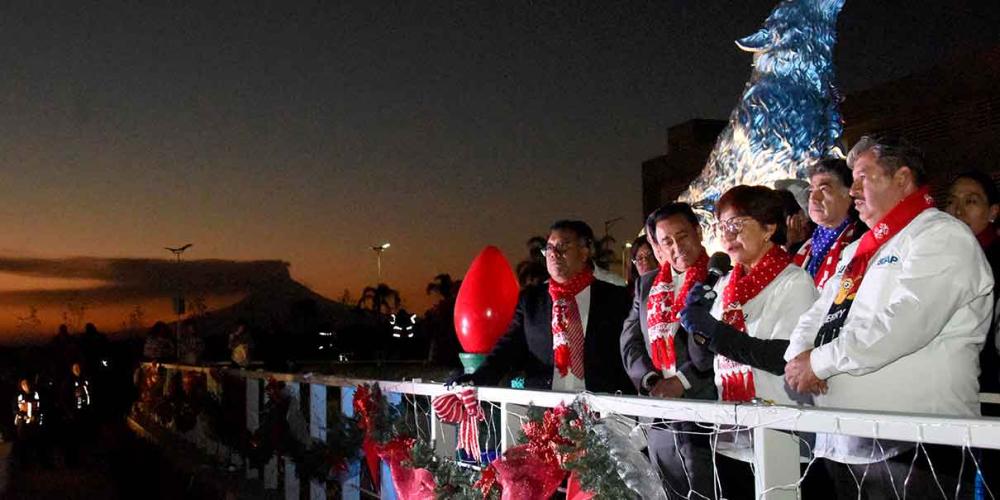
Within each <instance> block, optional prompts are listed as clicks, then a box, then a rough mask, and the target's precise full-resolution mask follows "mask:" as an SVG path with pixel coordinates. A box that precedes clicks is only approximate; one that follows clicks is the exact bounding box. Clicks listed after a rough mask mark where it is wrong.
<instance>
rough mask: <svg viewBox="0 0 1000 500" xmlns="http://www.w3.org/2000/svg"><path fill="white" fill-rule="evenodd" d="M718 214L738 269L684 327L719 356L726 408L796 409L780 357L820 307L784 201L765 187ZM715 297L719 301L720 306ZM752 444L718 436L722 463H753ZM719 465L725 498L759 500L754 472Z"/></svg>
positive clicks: (689, 314)
mask: <svg viewBox="0 0 1000 500" xmlns="http://www.w3.org/2000/svg"><path fill="white" fill-rule="evenodd" d="M716 214H717V218H718V220H719V223H718V224H719V232H718V234H720V236H721V243H722V247H723V249H724V250H725V251H726V253H727V254H729V257H730V259H731V260H732V263H733V268H732V271H730V272H729V273H728V274H727V275H726V276H724V277H722V279H720V280H719V282H718V283H717V284H716V286H715V291H713V292H712V295H711V299H709V298H708V297H709V296H708V295H707V294H708V293H709V292H708V291H707V290H705V287H703V286H701V285H698V286H696V287H695V288H693V289H692V292H691V293H690V295H689V297H688V298H687V300H688V305H687V307H686V308H685V309H684V311H682V313H681V317H682V322H683V326H684V328H685V329H686V330H688V331H690V332H693V333H694V334H695V335H696V336H702V337H704V338H706V339H708V342H706V344H707V346H708V348H709V349H711V350H713V351H714V352H715V353H716V354H715V357H714V371H715V384H716V389H717V390H718V394H719V399H720V400H721V401H730V402H749V401H751V400H753V399H754V398H761V399H765V400H770V401H774V402H776V403H778V404H785V405H795V404H796V402H795V400H793V399H792V397H791V395H789V394H788V392H787V391H786V390H785V381H784V379H783V377H782V376H783V375H784V360H783V359H782V355H783V354H784V349H785V348H786V347H787V346H788V342H787V340H788V338H789V337H790V336H791V334H792V330H793V329H794V328H795V325H796V322H797V320H798V317H799V315H801V314H802V313H804V312H805V311H807V310H808V309H809V307H810V306H811V305H812V303H813V300H815V298H816V287H815V285H814V284H813V281H812V278H811V277H810V276H809V275H808V274H807V273H806V272H805V271H804V270H803V269H802V268H800V267H798V266H796V265H794V264H793V263H792V257H791V255H789V254H788V252H786V251H785V249H784V248H783V247H782V246H781V245H782V244H783V243H784V242H785V223H786V220H787V219H786V214H785V207H784V202H783V200H782V197H781V195H779V194H778V192H776V191H774V190H772V189H770V188H767V187H764V186H736V187H734V188H732V189H730V190H729V191H727V192H726V193H725V194H723V195H722V197H721V198H719V201H718V203H717V205H716ZM716 294H718V295H721V300H714V298H715V295H716ZM712 300H714V303H713V302H712ZM748 339H749V340H751V341H752V343H750V342H747V340H748ZM736 346H741V347H740V348H736ZM751 441H752V440H751V437H750V435H749V433H746V432H739V433H728V434H725V435H723V436H720V443H719V445H718V450H719V453H720V454H721V455H723V456H724V457H728V458H730V459H736V460H739V461H740V462H750V461H751V460H752V458H753V449H752V447H751ZM718 463H719V467H720V469H721V470H723V471H724V472H725V474H724V475H725V476H728V477H727V479H728V480H726V481H724V482H723V484H722V486H723V489H724V491H725V493H726V495H727V496H729V497H731V498H742V497H744V496H745V495H750V496H752V495H753V492H752V490H743V489H742V488H745V487H747V486H750V487H752V485H753V479H752V475H753V473H752V471H751V470H750V468H749V466H747V465H742V464H739V462H732V461H729V460H727V459H724V458H720V460H719V462H718Z"/></svg>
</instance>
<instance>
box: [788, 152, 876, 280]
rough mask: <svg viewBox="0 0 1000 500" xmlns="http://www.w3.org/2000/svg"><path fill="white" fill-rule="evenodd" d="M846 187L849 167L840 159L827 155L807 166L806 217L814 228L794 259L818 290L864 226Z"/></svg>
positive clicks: (847, 185) (864, 229) (848, 182)
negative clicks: (807, 192)
mask: <svg viewBox="0 0 1000 500" xmlns="http://www.w3.org/2000/svg"><path fill="white" fill-rule="evenodd" d="M850 191H851V169H849V168H847V162H845V161H844V160H841V159H839V158H827V159H824V160H821V161H820V162H818V163H816V164H815V165H813V166H811V167H809V218H810V219H811V220H812V221H813V222H814V223H816V229H815V230H813V233H812V236H811V237H810V238H809V239H808V240H807V241H806V242H805V243H804V244H803V245H802V246H801V247H800V248H799V249H798V252H796V254H795V257H794V261H795V265H797V266H801V267H802V268H803V269H805V270H806V272H808V273H809V275H810V276H812V277H813V281H814V282H815V283H816V287H817V288H819V289H821V290H822V289H823V286H824V285H825V284H826V282H827V280H829V279H830V277H831V276H833V272H834V271H835V270H836V269H837V262H839V261H840V254H841V252H843V251H844V248H845V247H847V245H850V244H851V243H854V242H855V241H857V240H858V239H859V238H861V235H862V234H863V233H864V232H865V231H867V230H868V227H867V226H865V225H864V224H863V223H862V222H860V221H859V220H858V212H857V211H856V210H854V207H853V205H854V203H853V201H852V199H851V192H850Z"/></svg>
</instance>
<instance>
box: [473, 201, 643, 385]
mask: <svg viewBox="0 0 1000 500" xmlns="http://www.w3.org/2000/svg"><path fill="white" fill-rule="evenodd" d="M593 241H594V233H593V231H592V230H591V229H590V226H588V225H587V224H586V223H584V222H582V221H570V220H563V221H558V222H556V223H555V224H553V225H552V227H551V228H550V230H549V237H548V243H547V245H546V247H545V262H546V267H547V268H548V271H549V275H550V276H551V279H550V280H549V281H548V282H546V283H543V284H541V285H536V286H529V287H526V288H525V289H524V290H522V291H521V296H520V298H519V299H518V305H517V310H516V312H515V313H514V318H513V320H512V321H511V323H510V327H509V328H508V330H507V333H506V334H505V335H504V336H503V338H501V339H500V341H499V342H497V345H496V346H495V347H494V348H493V351H492V352H491V353H490V354H489V356H487V358H486V360H485V361H484V362H483V364H482V365H481V366H480V367H479V368H478V369H477V370H476V372H475V373H473V374H471V375H464V376H461V377H458V378H457V379H456V380H455V381H454V382H456V383H460V382H472V383H474V384H476V385H495V384H497V383H499V382H500V380H501V379H502V378H503V377H504V376H505V375H507V374H508V373H513V372H518V371H521V372H523V373H524V378H525V382H524V385H525V388H527V389H545V390H548V389H552V390H561V391H570V392H578V391H583V390H587V391H591V392H606V393H615V392H619V391H620V392H622V393H626V394H634V393H635V390H634V388H633V387H632V384H631V383H630V382H629V379H628V376H627V375H626V373H625V369H624V367H623V366H622V362H621V358H620V357H619V356H618V354H617V353H618V342H619V338H620V333H621V325H622V321H623V320H624V319H625V315H626V314H628V308H629V298H628V292H627V291H626V290H625V289H624V288H622V287H618V286H615V285H612V284H609V283H605V282H603V281H599V280H595V279H594V277H593V268H592V267H591V266H592V264H591V256H592V250H591V245H592V243H593Z"/></svg>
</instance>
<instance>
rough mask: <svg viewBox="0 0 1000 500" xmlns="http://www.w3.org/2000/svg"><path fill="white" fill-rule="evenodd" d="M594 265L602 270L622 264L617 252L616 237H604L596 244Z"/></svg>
mask: <svg viewBox="0 0 1000 500" xmlns="http://www.w3.org/2000/svg"><path fill="white" fill-rule="evenodd" d="M593 259H594V264H596V265H597V267H600V268H602V269H611V265H612V264H621V259H620V257H619V256H618V252H617V251H616V250H615V237H614V236H611V235H607V234H606V235H604V236H603V237H601V238H598V239H597V241H595V242H594V257H593Z"/></svg>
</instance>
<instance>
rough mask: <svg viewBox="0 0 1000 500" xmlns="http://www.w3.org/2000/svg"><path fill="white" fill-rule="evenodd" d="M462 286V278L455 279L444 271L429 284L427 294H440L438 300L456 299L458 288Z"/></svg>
mask: <svg viewBox="0 0 1000 500" xmlns="http://www.w3.org/2000/svg"><path fill="white" fill-rule="evenodd" d="M461 286H462V280H458V281H455V280H453V279H452V278H451V275H450V274H447V273H442V274H439V275H437V276H435V277H434V279H433V280H431V282H430V283H428V284H427V295H438V296H439V297H441V298H440V299H439V300H438V301H439V302H440V301H442V300H454V298H455V296H457V295H458V289H459V288H460V287H461Z"/></svg>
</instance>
